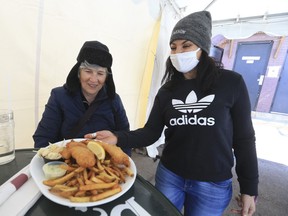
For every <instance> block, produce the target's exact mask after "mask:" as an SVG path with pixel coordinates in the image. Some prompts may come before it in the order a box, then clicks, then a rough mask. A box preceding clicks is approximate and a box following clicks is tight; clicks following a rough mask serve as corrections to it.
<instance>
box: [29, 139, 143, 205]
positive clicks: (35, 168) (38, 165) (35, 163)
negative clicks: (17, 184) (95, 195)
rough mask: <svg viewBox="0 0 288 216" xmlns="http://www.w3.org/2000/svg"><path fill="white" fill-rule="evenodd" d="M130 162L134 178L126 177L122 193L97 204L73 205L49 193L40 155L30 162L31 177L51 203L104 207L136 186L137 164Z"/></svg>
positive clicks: (67, 200)
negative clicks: (45, 183)
mask: <svg viewBox="0 0 288 216" xmlns="http://www.w3.org/2000/svg"><path fill="white" fill-rule="evenodd" d="M74 140H75V141H78V142H79V141H81V140H83V139H74ZM68 142H70V140H65V141H61V142H57V143H55V144H57V145H59V146H65V145H66V143H68ZM129 160H130V164H131V165H130V169H131V170H132V171H133V173H134V176H133V177H126V182H125V183H124V184H121V188H122V191H121V192H119V193H117V194H115V195H113V196H111V197H108V198H106V199H103V200H99V201H95V202H84V203H73V202H70V200H69V199H65V198H62V197H59V196H56V195H54V194H52V193H50V192H49V188H50V187H48V186H46V185H44V184H43V183H42V182H43V180H45V176H44V173H43V171H42V166H43V165H44V160H43V158H42V157H41V156H39V155H38V154H36V155H35V156H34V157H33V158H32V160H31V162H30V173H31V176H32V178H33V180H34V181H35V183H36V185H37V186H38V188H39V190H40V191H41V192H42V194H43V195H44V196H45V197H47V198H48V199H50V200H51V201H53V202H55V203H58V204H60V205H64V206H69V207H89V206H97V205H102V204H105V203H108V202H111V201H113V200H115V199H117V198H118V197H120V196H122V195H123V194H124V193H126V192H127V191H128V190H129V189H130V188H131V187H132V185H133V184H134V181H135V179H136V172H137V171H136V166H135V163H134V162H133V160H132V159H131V158H129Z"/></svg>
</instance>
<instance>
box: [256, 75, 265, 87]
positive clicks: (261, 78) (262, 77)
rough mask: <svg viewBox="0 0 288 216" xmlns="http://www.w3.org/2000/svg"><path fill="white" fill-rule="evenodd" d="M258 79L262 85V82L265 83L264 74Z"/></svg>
mask: <svg viewBox="0 0 288 216" xmlns="http://www.w3.org/2000/svg"><path fill="white" fill-rule="evenodd" d="M257 81H258V85H262V84H263V81H264V75H261V76H260V77H259V79H257Z"/></svg>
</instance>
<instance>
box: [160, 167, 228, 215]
mask: <svg viewBox="0 0 288 216" xmlns="http://www.w3.org/2000/svg"><path fill="white" fill-rule="evenodd" d="M155 182H156V183H155V186H156V188H157V189H158V190H160V191H161V192H162V193H163V194H164V195H165V196H166V197H167V198H168V199H169V200H170V201H171V202H172V203H173V204H174V205H175V206H176V208H177V209H178V210H179V211H180V212H181V210H182V208H183V207H184V215H185V216H221V215H222V214H223V212H224V211H225V209H226V208H227V206H228V205H229V202H230V200H231V198H232V179H229V180H225V181H221V182H202V181H194V180H189V179H184V178H182V177H180V176H178V175H176V174H175V173H173V172H171V171H170V170H168V169H167V168H165V167H164V166H163V164H162V163H161V162H159V164H158V167H157V171H156V177H155Z"/></svg>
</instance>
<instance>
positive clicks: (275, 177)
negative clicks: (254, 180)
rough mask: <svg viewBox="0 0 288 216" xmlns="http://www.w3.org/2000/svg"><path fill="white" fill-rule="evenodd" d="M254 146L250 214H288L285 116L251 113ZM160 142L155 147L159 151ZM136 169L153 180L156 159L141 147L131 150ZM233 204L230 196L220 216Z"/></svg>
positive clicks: (235, 186) (227, 215) (287, 123)
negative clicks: (255, 193)
mask: <svg viewBox="0 0 288 216" xmlns="http://www.w3.org/2000/svg"><path fill="white" fill-rule="evenodd" d="M253 125H254V129H255V133H256V148H257V155H258V165H259V197H258V201H257V210H256V213H255V214H254V216H288V156H287V155H288V121H287V116H284V117H283V118H280V119H279V118H277V119H275V118H274V119H271V118H266V117H265V118H262V117H259V116H257V117H254V118H253ZM161 148H162V147H161V146H160V147H158V150H159V152H161ZM132 159H133V160H134V162H135V164H136V167H137V172H138V173H139V174H140V175H141V176H143V177H144V178H145V179H146V180H147V181H149V182H150V183H152V184H153V185H154V184H155V178H154V176H155V170H156V167H157V164H158V160H157V161H154V160H153V159H152V158H150V157H148V156H147V154H146V151H145V149H135V150H134V151H133V152H132ZM232 171H233V174H234V177H233V191H234V195H236V194H238V192H239V186H238V182H237V176H236V174H235V170H234V168H233V170H232ZM232 208H237V203H236V201H235V199H232V200H231V202H230V205H229V206H228V208H227V210H226V212H225V214H224V216H233V215H236V214H232V213H231V212H230V210H231V209H232Z"/></svg>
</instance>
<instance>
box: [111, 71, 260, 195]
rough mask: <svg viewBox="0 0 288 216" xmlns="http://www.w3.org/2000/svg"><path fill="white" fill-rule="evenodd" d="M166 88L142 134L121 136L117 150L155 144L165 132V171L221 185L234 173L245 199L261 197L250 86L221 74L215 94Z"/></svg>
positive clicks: (185, 84) (191, 85)
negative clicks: (258, 195)
mask: <svg viewBox="0 0 288 216" xmlns="http://www.w3.org/2000/svg"><path fill="white" fill-rule="evenodd" d="M168 85H169V83H166V84H165V85H164V86H162V87H161V88H160V90H159V91H158V93H157V95H156V97H155V101H154V105H153V108H152V110H151V113H150V116H149V119H148V121H147V123H146V124H145V126H144V128H141V129H138V130H135V131H130V132H117V133H116V135H117V137H118V144H117V145H118V146H120V147H124V146H125V147H131V148H136V147H143V146H148V145H151V144H153V143H154V142H155V141H157V140H158V138H159V137H160V136H161V133H162V130H163V128H164V126H166V129H165V148H164V150H163V154H162V157H161V162H162V163H163V165H164V166H165V167H166V168H167V169H169V170H171V171H173V172H174V173H176V174H177V175H179V176H182V177H183V178H187V179H193V180H198V181H214V182H215V181H223V180H227V179H229V178H231V177H232V172H231V169H232V167H233V165H234V156H235V159H236V172H237V176H238V181H239V183H240V192H241V193H243V194H249V195H257V194H258V164H257V155H256V148H255V133H254V129H253V125H252V121H251V107H250V100H249V96H248V92H247V88H246V85H245V83H244V80H243V78H242V76H241V75H240V74H238V73H235V72H232V71H228V70H223V71H222V75H221V77H220V79H218V81H217V83H216V87H215V90H213V92H211V94H209V95H203V93H201V91H200V90H199V89H197V87H196V81H195V80H194V79H192V80H184V79H183V81H180V83H179V84H178V85H177V87H173V89H171V88H168V87H167V86H168Z"/></svg>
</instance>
